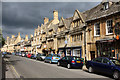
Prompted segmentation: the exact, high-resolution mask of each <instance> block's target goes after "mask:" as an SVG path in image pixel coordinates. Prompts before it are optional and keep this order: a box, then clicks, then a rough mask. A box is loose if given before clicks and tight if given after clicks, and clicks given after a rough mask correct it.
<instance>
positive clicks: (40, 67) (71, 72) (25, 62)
mask: <svg viewBox="0 0 120 80" xmlns="http://www.w3.org/2000/svg"><path fill="white" fill-rule="evenodd" d="M8 56H9V58H8V61H9V62H10V64H11V65H12V66H13V68H14V70H15V72H16V74H17V75H19V76H21V77H22V78H104V79H105V80H111V78H110V76H104V75H101V74H96V73H88V72H87V71H83V70H82V69H67V68H65V67H61V66H57V65H56V64H49V63H44V62H43V61H38V60H34V59H29V58H25V57H20V56H14V55H8Z"/></svg>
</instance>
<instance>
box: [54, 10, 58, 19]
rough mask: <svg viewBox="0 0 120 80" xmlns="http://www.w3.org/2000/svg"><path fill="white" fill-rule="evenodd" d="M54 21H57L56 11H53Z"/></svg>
mask: <svg viewBox="0 0 120 80" xmlns="http://www.w3.org/2000/svg"><path fill="white" fill-rule="evenodd" d="M53 16H54V20H58V11H56V10H54V11H53Z"/></svg>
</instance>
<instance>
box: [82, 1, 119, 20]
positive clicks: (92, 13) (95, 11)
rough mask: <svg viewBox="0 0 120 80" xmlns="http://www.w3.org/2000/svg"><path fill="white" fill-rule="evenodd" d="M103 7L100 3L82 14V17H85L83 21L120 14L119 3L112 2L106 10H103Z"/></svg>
mask: <svg viewBox="0 0 120 80" xmlns="http://www.w3.org/2000/svg"><path fill="white" fill-rule="evenodd" d="M103 7H104V3H103V2H101V3H100V4H99V5H97V6H96V7H94V8H92V9H90V10H87V11H85V12H83V13H82V14H83V16H85V17H86V19H85V20H86V21H90V20H95V19H98V18H101V17H105V16H109V15H111V14H114V13H117V12H120V2H112V5H111V6H110V7H109V8H108V9H107V10H104V9H103Z"/></svg>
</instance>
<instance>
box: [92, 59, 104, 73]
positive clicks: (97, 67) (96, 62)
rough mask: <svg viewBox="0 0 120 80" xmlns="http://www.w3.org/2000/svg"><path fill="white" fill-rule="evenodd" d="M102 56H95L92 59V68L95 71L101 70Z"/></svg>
mask: <svg viewBox="0 0 120 80" xmlns="http://www.w3.org/2000/svg"><path fill="white" fill-rule="evenodd" d="M101 64H102V58H95V59H93V69H94V70H95V71H98V72H101V70H102V69H101V67H102V65H101Z"/></svg>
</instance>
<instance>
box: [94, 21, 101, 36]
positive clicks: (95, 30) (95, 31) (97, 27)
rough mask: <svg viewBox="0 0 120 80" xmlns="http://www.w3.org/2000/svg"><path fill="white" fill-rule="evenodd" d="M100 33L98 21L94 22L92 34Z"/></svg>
mask: <svg viewBox="0 0 120 80" xmlns="http://www.w3.org/2000/svg"><path fill="white" fill-rule="evenodd" d="M99 35H100V23H95V25H94V36H99Z"/></svg>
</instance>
